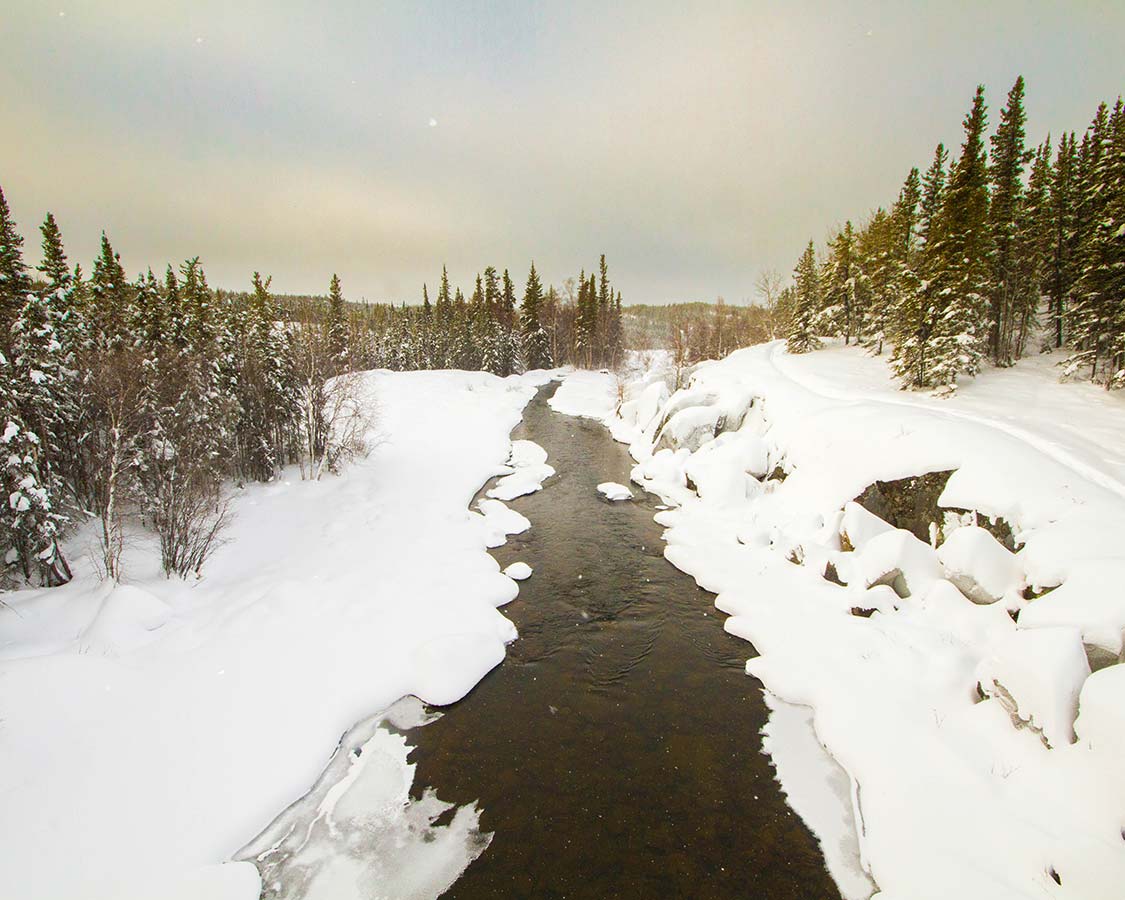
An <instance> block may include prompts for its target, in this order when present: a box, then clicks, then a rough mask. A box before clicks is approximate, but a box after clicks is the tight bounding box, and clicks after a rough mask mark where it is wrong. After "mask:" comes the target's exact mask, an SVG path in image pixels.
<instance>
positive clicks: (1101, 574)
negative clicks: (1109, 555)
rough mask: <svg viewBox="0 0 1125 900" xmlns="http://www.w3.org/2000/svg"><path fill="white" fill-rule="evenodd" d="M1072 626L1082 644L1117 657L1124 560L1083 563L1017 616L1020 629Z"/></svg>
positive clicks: (1124, 629)
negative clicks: (1080, 638) (1061, 582)
mask: <svg viewBox="0 0 1125 900" xmlns="http://www.w3.org/2000/svg"><path fill="white" fill-rule="evenodd" d="M1046 625H1074V626H1075V627H1077V628H1079V629H1081V631H1082V640H1083V641H1085V642H1086V643H1087V644H1089V645H1091V646H1093V647H1099V648H1101V649H1102V650H1104V651H1106V652H1107V653H1109V654H1112V655H1115V656H1120V655H1121V653H1122V644H1123V635H1125V559H1089V560H1088V559H1084V560H1080V561H1078V562H1077V563H1075V564H1074V568H1073V570H1072V572H1071V573H1070V577H1068V578H1067V580H1066V581H1065V582H1064V583H1063V584H1061V585H1059V586H1058V587H1057V588H1055V589H1054V590H1052V591H1050V592H1049V593H1047V594H1044V595H1043V596H1042V597H1039V598H1037V599H1035V600H1032V601H1031V602H1030V603H1029V604H1028V605H1027V606H1026V607H1024V609H1023V611H1022V612H1020V619H1019V627H1020V628H1041V627H1043V626H1046Z"/></svg>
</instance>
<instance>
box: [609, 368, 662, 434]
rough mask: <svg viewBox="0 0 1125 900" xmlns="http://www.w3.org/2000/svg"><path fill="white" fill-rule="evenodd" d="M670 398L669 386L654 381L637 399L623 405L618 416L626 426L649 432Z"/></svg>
mask: <svg viewBox="0 0 1125 900" xmlns="http://www.w3.org/2000/svg"><path fill="white" fill-rule="evenodd" d="M669 396H671V395H670V394H669V393H668V385H667V384H665V383H664V381H663V380H661V381H654V382H653V383H652V384H649V385H646V386H645V387H644V389H643V390H642V391H640V393H639V394H638V396H637V397H636V398H634V399H630V400H627V401H625V402H624V403H622V404H621V409H620V410H619V412H618V415H619V416H620V417H621V419H622V420H623V421H624V422H625V423H626V424H628V425H631V426H633V427H634V428H637V429H639V430H640V431H647V430H648V429H649V428H650V427H651V426H652V425H653V424H654V421H655V419H656V417H657V416H658V415H660V411H661V409H662V408H663V407H664V404H665V403H667V402H668V398H669Z"/></svg>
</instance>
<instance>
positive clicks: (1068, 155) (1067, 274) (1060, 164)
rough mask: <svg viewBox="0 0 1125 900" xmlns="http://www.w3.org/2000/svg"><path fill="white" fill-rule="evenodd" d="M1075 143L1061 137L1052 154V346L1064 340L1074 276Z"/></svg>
mask: <svg viewBox="0 0 1125 900" xmlns="http://www.w3.org/2000/svg"><path fill="white" fill-rule="evenodd" d="M1077 167H1078V143H1077V141H1076V139H1075V136H1074V132H1071V133H1070V134H1069V135H1067V134H1064V135H1063V136H1062V139H1061V140H1060V141H1059V148H1058V151H1057V153H1056V155H1055V165H1054V170H1053V172H1052V173H1051V185H1050V190H1049V194H1050V204H1051V235H1052V236H1051V252H1050V262H1049V271H1048V275H1047V284H1048V293H1049V294H1050V298H1051V302H1050V308H1051V321H1052V322H1053V325H1054V327H1053V329H1052V330H1053V332H1054V346H1055V349H1060V348H1061V347H1062V346H1063V344H1064V343H1065V340H1066V321H1067V319H1068V318H1069V316H1070V304H1071V295H1072V291H1073V285H1074V280H1075V277H1076V271H1075V269H1076V263H1075V258H1074V257H1075V253H1074V243H1073V234H1074V218H1075V206H1076V199H1075V194H1076V193H1077V187H1078V186H1077Z"/></svg>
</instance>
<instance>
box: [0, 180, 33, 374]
mask: <svg viewBox="0 0 1125 900" xmlns="http://www.w3.org/2000/svg"><path fill="white" fill-rule="evenodd" d="M30 290H31V279H30V278H28V277H27V269H26V268H25V266H24V263H23V237H22V235H20V233H19V231H17V230H16V223H15V222H14V221H13V220H12V214H11V211H10V210H9V209H8V201H7V200H6V199H5V198H4V191H3V190H0V352H2V351H4V350H5V349H6V348H7V346H8V329H9V328H11V325H12V322H13V321H14V320H15V318H16V316H17V315H18V314H19V311H20V309H21V308H22V307H23V303H24V299H25V298H26V296H27V293H28V291H30Z"/></svg>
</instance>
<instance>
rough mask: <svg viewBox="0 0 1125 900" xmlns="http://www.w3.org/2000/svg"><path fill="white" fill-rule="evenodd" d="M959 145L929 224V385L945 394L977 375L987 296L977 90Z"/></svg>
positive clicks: (981, 113) (981, 115) (981, 109)
mask: <svg viewBox="0 0 1125 900" xmlns="http://www.w3.org/2000/svg"><path fill="white" fill-rule="evenodd" d="M963 124H964V129H965V141H964V143H963V144H962V146H961V155H960V157H959V158H958V159H957V163H956V164H955V165H954V166H953V168H952V170H951V171H950V175H949V186H948V188H947V190H946V194H945V197H944V200H943V202H942V205H941V211H940V213H939V214H938V217H937V220H936V222H935V226H936V227H935V231H936V236H931V238H930V239H931V240H935V237H936V248H935V250H936V257H937V259H938V260H939V261H940V262H939V268H938V270H937V271H936V272H935V273H934V281H935V287H936V293H935V295H934V296H935V299H936V302H937V307H938V308H937V316H936V318H935V325H934V333H933V335H932V336H931V342H932V345H933V354H932V364H931V365H930V367H929V371H930V375H931V377H932V382H933V383H934V384H936V385H939V386H941V387H943V388H945V389H947V390H952V389H954V388H955V387H956V383H957V382H956V379H957V375H958V374H962V373H963V374H966V375H975V374H977V372H979V371H980V363H981V358H982V356H983V354H984V350H985V345H986V339H987V332H988V308H987V296H988V292H989V289H990V283H989V272H990V266H991V259H992V246H991V241H990V236H989V233H988V165H987V159H986V155H985V151H984V131H985V126H986V125H987V115H986V110H985V104H984V88H983V87H978V88H977V91H976V94H975V95H974V97H973V105H972V108H971V109H970V111H969V113H968V115H967V116H966V117H965V121H964V123H963Z"/></svg>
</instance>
